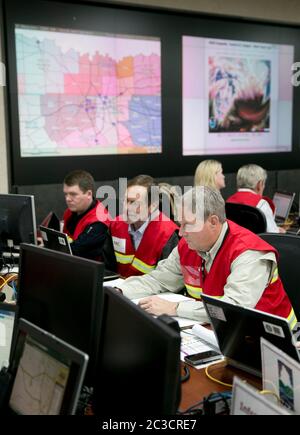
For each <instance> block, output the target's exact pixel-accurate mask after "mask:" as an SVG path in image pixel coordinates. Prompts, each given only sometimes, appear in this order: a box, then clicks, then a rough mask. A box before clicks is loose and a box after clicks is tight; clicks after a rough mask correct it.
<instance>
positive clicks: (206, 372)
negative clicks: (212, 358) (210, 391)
mask: <svg viewBox="0 0 300 435" xmlns="http://www.w3.org/2000/svg"><path fill="white" fill-rule="evenodd" d="M218 364H220V362H217V363H212V364H210V365H209V366H207V367H206V368H205V374H206V376H207V377H208V379H210V380H211V381H213V382H216V383H217V384H220V385H223V386H224V387H228V388H232V384H226V382H222V381H220V380H219V379H216V378H214V377H213V376H212V375H211V374H209V373H208V369H209V368H211V367H213V366H216V365H218Z"/></svg>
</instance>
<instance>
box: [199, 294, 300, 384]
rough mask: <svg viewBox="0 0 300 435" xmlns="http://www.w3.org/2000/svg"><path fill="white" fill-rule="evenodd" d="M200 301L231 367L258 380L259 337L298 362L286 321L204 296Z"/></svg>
mask: <svg viewBox="0 0 300 435" xmlns="http://www.w3.org/2000/svg"><path fill="white" fill-rule="evenodd" d="M201 299H202V301H203V304H204V307H205V309H206V312H207V315H208V317H209V319H210V322H211V325H212V327H213V330H214V332H215V335H216V338H217V340H218V343H219V347H220V350H221V352H222V354H223V355H224V356H225V357H226V358H227V360H228V363H229V364H230V365H233V366H235V367H238V368H240V369H242V370H245V371H247V372H249V373H251V374H254V375H255V376H260V377H261V375H262V366H261V348H260V338H261V337H264V338H265V339H266V340H268V341H269V342H271V343H272V344H273V345H274V346H276V347H278V348H279V349H281V350H282V351H284V352H285V353H287V354H288V355H289V356H290V357H292V358H294V359H295V360H296V361H300V357H299V351H298V350H297V348H296V347H295V346H294V344H293V340H292V338H293V337H292V332H291V330H290V326H289V323H288V321H287V320H286V319H284V318H282V317H278V316H273V315H271V314H267V313H264V312H262V311H258V310H254V309H250V308H244V307H242V306H240V305H232V304H229V303H227V302H224V301H222V300H220V299H216V298H212V297H209V296H205V295H202V296H201Z"/></svg>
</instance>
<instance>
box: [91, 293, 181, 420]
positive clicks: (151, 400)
mask: <svg viewBox="0 0 300 435" xmlns="http://www.w3.org/2000/svg"><path fill="white" fill-rule="evenodd" d="M104 307H105V308H104V316H103V326H102V330H101V340H100V351H99V355H100V357H99V362H98V367H97V373H98V376H97V379H96V384H95V401H94V408H95V413H96V414H97V415H108V414H114V415H133V414H134V415H164V414H175V413H176V411H177V408H178V405H179V399H180V389H179V388H180V333H179V332H177V331H175V330H174V329H172V328H171V327H170V326H168V325H165V324H164V323H163V322H162V321H160V320H158V319H154V318H153V317H152V316H150V315H149V314H148V313H146V312H145V311H143V310H142V309H141V308H140V307H138V306H136V305H135V304H134V303H133V302H131V301H129V300H128V299H126V298H124V297H123V296H122V295H120V294H117V292H116V291H115V290H113V289H110V288H107V287H106V288H105V289H104Z"/></svg>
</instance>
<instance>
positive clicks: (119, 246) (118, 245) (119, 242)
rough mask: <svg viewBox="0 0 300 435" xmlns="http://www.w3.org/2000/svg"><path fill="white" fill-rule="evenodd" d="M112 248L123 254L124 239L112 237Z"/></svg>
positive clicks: (124, 247)
mask: <svg viewBox="0 0 300 435" xmlns="http://www.w3.org/2000/svg"><path fill="white" fill-rule="evenodd" d="M112 241H113V245H114V250H115V251H118V252H120V253H121V254H125V252H126V239H120V238H119V237H114V236H113V237H112Z"/></svg>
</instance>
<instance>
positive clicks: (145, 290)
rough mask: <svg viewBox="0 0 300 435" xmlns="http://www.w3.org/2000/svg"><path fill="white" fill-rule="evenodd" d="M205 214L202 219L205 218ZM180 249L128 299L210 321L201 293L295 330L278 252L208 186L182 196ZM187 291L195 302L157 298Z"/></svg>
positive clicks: (133, 287) (129, 286)
mask: <svg viewBox="0 0 300 435" xmlns="http://www.w3.org/2000/svg"><path fill="white" fill-rule="evenodd" d="M201 214H202V216H201ZM180 235H181V236H182V237H183V238H182V239H181V241H180V242H179V244H178V247H177V248H175V249H174V250H173V252H172V253H171V254H170V256H169V257H168V259H166V260H165V261H162V262H160V263H159V264H158V266H157V268H156V270H154V271H153V272H151V273H150V274H149V275H147V276H144V277H139V278H138V277H136V278H135V277H132V278H129V279H127V280H125V281H124V283H123V284H121V285H120V286H119V287H120V288H119V289H120V290H121V291H122V292H123V294H124V295H125V296H127V297H129V298H142V297H145V296H148V297H146V298H145V299H143V300H142V301H140V305H141V307H142V308H144V309H145V310H146V311H148V312H149V313H152V314H155V315H160V314H169V315H171V316H174V315H177V316H180V317H186V318H191V319H195V320H197V321H199V322H200V321H207V316H206V313H205V310H204V307H203V304H202V302H201V294H202V293H204V294H207V295H210V296H213V297H217V298H222V299H223V300H224V301H227V302H230V303H233V304H239V305H242V306H245V307H248V308H256V309H258V310H261V311H264V312H267V313H270V314H274V315H278V316H280V317H284V318H286V319H288V321H289V322H290V325H291V327H294V326H295V324H296V321H297V320H296V317H295V314H294V311H293V309H292V306H291V303H290V301H289V299H288V297H287V295H286V293H285V290H284V288H283V285H282V282H281V280H280V278H279V276H278V269H277V256H278V253H277V251H276V250H275V248H273V247H272V246H270V245H269V244H268V243H266V242H265V241H263V240H262V239H260V238H259V237H258V236H257V235H256V234H254V233H252V232H251V231H248V230H247V229H245V228H243V227H240V226H239V225H236V224H235V223H233V222H231V221H229V220H227V219H226V216H225V204H224V200H223V198H222V196H221V195H220V193H219V192H218V191H216V190H213V189H211V188H209V187H203V186H200V187H196V188H194V189H192V190H190V191H189V192H187V193H186V194H185V195H184V197H183V212H182V217H181V227H180ZM184 287H185V289H186V291H187V293H188V295H189V296H190V298H191V300H188V301H183V302H180V303H179V304H178V303H176V302H170V301H166V300H163V299H161V298H160V297H159V296H150V295H157V294H159V293H162V292H166V291H171V292H174V293H178V292H179V291H181V290H182V289H183V288H184Z"/></svg>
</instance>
